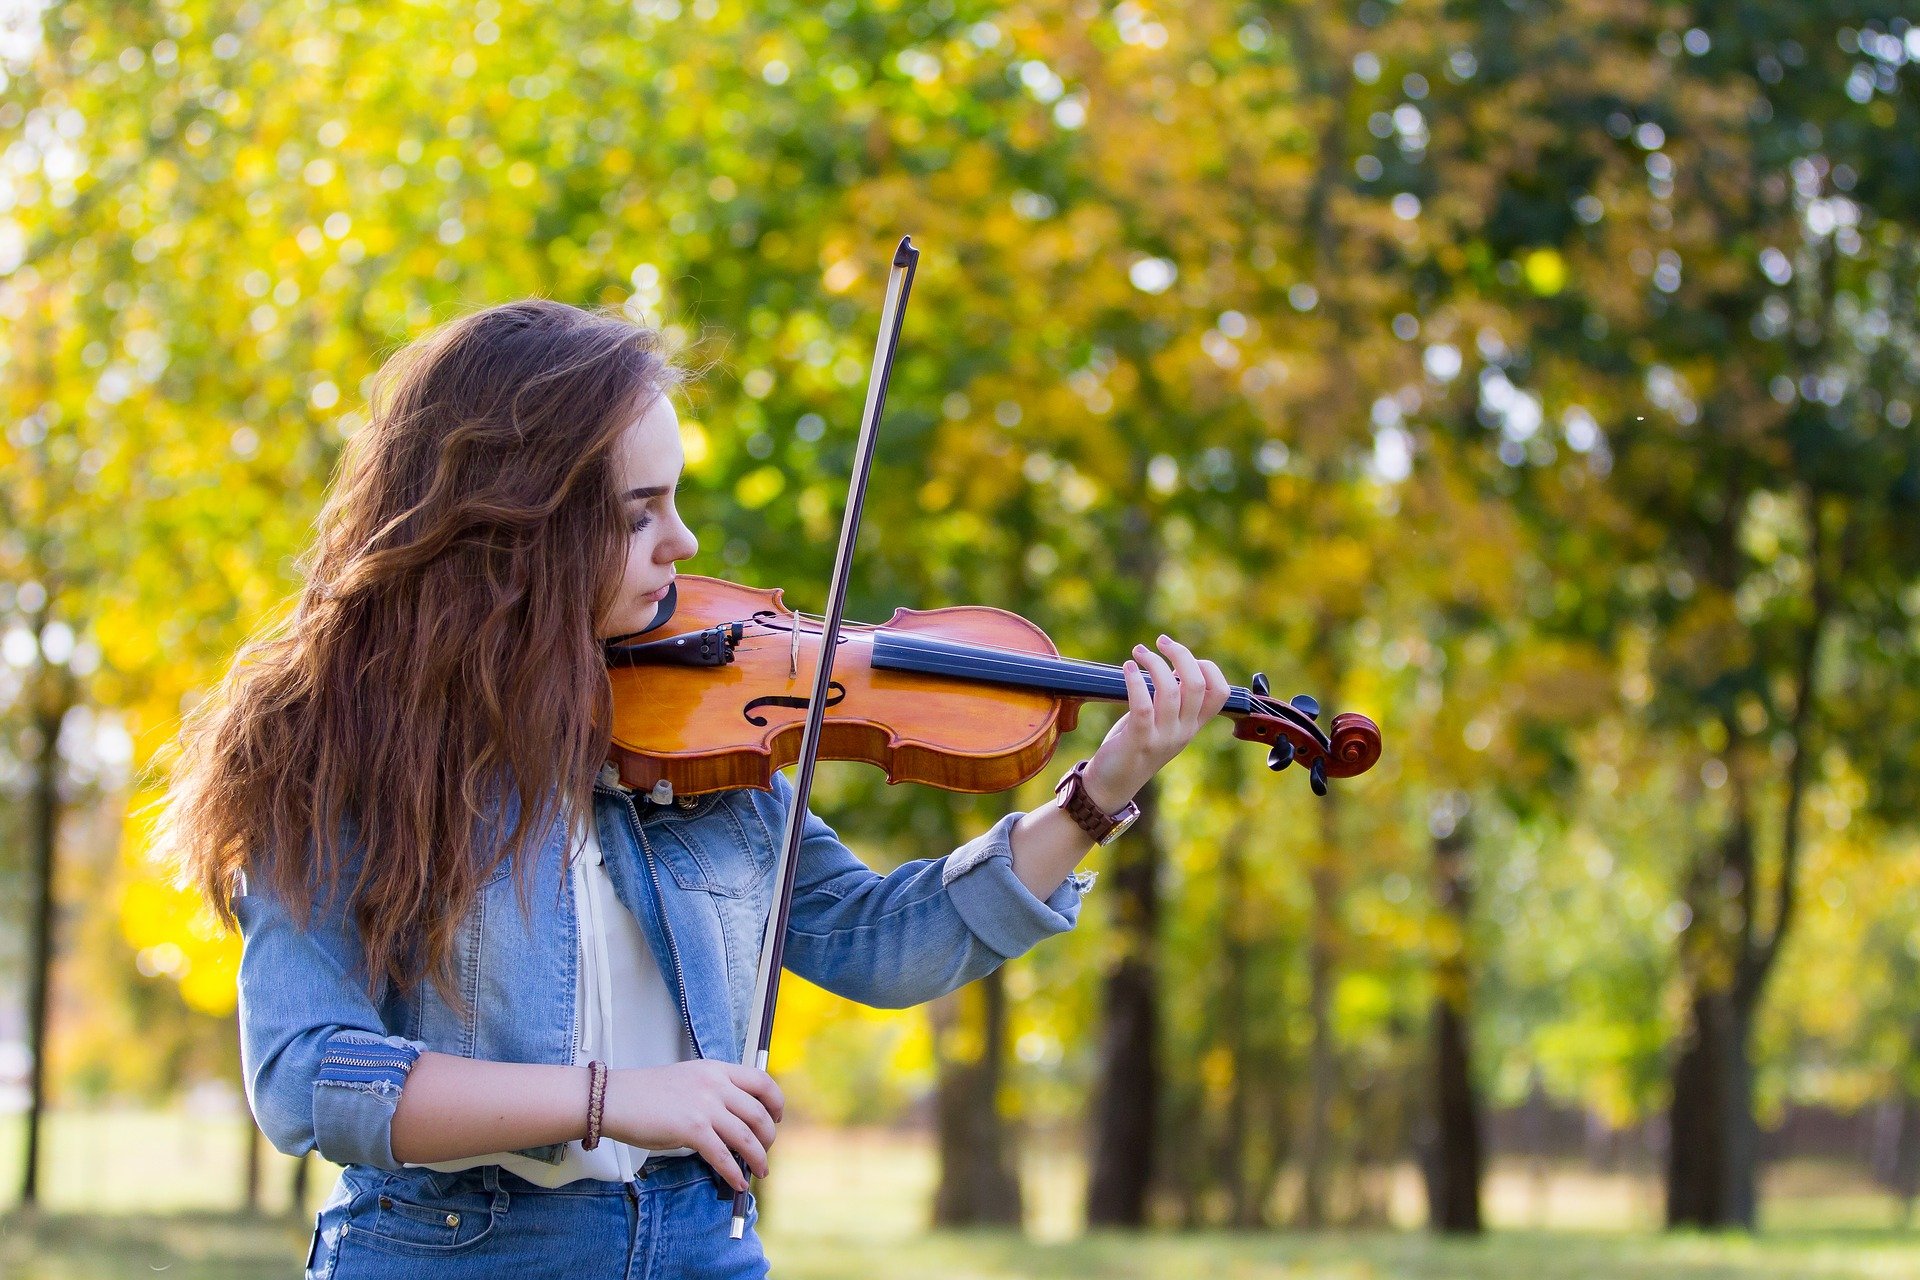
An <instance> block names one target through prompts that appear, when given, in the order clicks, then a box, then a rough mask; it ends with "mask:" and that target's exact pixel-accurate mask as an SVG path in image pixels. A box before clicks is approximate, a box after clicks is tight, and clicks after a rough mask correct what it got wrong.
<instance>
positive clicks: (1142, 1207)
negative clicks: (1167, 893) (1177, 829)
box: [1087, 782, 1162, 1227]
mask: <svg viewBox="0 0 1920 1280" xmlns="http://www.w3.org/2000/svg"><path fill="white" fill-rule="evenodd" d="M1158 790H1159V788H1158V786H1157V785H1156V784H1155V783H1154V782H1148V783H1147V785H1146V786H1145V787H1143V788H1142V789H1141V791H1140V794H1139V795H1138V796H1137V797H1136V799H1137V800H1138V801H1139V803H1140V809H1141V818H1140V821H1139V822H1137V823H1135V824H1134V826H1133V830H1132V831H1130V832H1129V833H1128V834H1127V835H1126V836H1124V837H1122V838H1121V839H1120V840H1119V841H1117V842H1115V843H1114V844H1112V845H1109V846H1108V851H1109V852H1110V853H1111V854H1112V855H1113V865H1112V869H1111V870H1110V871H1108V872H1107V874H1106V875H1105V876H1104V877H1103V878H1102V881H1101V883H1102V884H1103V885H1112V886H1113V898H1112V901H1113V912H1114V945H1115V959H1114V961H1113V964H1112V966H1111V967H1110V968H1109V969H1108V970H1107V977H1106V984H1105V990H1104V999H1103V1002H1102V1003H1103V1009H1104V1014H1105V1017H1104V1025H1103V1027H1102V1029H1101V1038H1100V1076H1099V1081H1098V1083H1097V1084H1096V1085H1095V1087H1094V1094H1093V1108H1092V1110H1093V1161H1092V1169H1091V1170H1090V1171H1089V1177H1088V1182H1087V1225H1088V1226H1094V1227H1139V1226H1144V1225H1146V1221H1147V1194H1148V1191H1149V1190H1150V1188H1151V1187H1152V1184H1153V1175H1154V1165H1155V1159H1154V1138H1155V1128H1156V1123H1157V1120H1158V1117H1159V1100H1160V1071H1159V1061H1158V1053H1159V1049H1158V1044H1159V1019H1160V1010H1159V985H1158V984H1159V979H1158V965H1157V963H1156V954H1155V953H1156V950H1157V948H1158V945H1159V941H1158V935H1159V920H1160V897H1159V885H1158V880H1159V870H1160V863H1161V860H1162V859H1161V849H1160V840H1159V836H1158V834H1157V832H1156V831H1155V829H1154V822H1153V809H1154V804H1155V796H1156V793H1157V792H1158Z"/></svg>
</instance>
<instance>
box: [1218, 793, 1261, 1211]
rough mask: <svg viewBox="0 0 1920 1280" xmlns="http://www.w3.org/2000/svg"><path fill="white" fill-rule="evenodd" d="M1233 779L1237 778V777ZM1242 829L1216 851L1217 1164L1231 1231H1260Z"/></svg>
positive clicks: (1251, 1015)
mask: <svg viewBox="0 0 1920 1280" xmlns="http://www.w3.org/2000/svg"><path fill="white" fill-rule="evenodd" d="M1234 776H1235V777H1236V778H1237V777H1238V776H1239V775H1238V772H1237V771H1236V772H1235V774H1234ZM1246 834H1247V833H1246V831H1245V829H1244V828H1239V827H1236V828H1235V830H1234V831H1233V832H1231V833H1230V835H1229V837H1228V844H1227V847H1226V848H1224V849H1222V850H1221V851H1220V877H1221V889H1222V905H1223V908H1224V910H1223V915H1224V917H1225V918H1224V920H1223V921H1222V924H1223V926H1224V927H1223V929H1222V931H1221V933H1222V937H1221V946H1220V960H1221V964H1222V966H1223V968H1224V969H1225V971H1226V972H1225V974H1224V982H1223V984H1222V985H1223V988H1224V990H1223V991H1222V1003H1223V1005H1224V1006H1225V1008H1224V1015H1225V1016H1224V1021H1225V1023H1226V1026H1225V1028H1224V1029H1225V1033H1226V1037H1227V1054H1228V1059H1227V1060H1228V1061H1229V1062H1230V1063H1231V1064H1232V1069H1233V1079H1232V1081H1231V1082H1230V1083H1229V1085H1228V1093H1227V1114H1226V1131H1225V1133H1224V1134H1223V1135H1222V1142H1221V1152H1220V1156H1221V1163H1222V1165H1223V1166H1224V1170H1225V1175H1226V1181H1227V1221H1228V1224H1229V1225H1231V1226H1235V1227H1241V1228H1246V1227H1257V1226H1259V1225H1260V1217H1261V1213H1260V1209H1261V1206H1260V1202H1259V1200H1258V1199H1257V1198H1256V1197H1255V1195H1254V1191H1253V1184H1252V1181H1251V1179H1250V1178H1249V1177H1248V1170H1247V1146H1248V1142H1247V1139H1248V1137H1249V1136H1250V1135H1249V1132H1248V1131H1249V1130H1250V1129H1251V1128H1252V1125H1253V1106H1252V1103H1253V1098H1252V1093H1251V1090H1252V1077H1253V1058H1252V1054H1251V1053H1250V1052H1249V1048H1248V1040H1249V1037H1248V1034H1247V1033H1248V1030H1249V1025H1248V1024H1249V1023H1250V1022H1251V1021H1252V1018H1253V1011H1252V1010H1251V1009H1249V1008H1248V1007H1247V969H1248V966H1249V965H1250V963H1251V957H1250V955H1249V951H1250V941H1249V938H1248V936H1247V935H1248V933H1249V930H1248V928H1247V915H1248V906H1247V862H1246V857H1245V852H1244V851H1245V837H1246Z"/></svg>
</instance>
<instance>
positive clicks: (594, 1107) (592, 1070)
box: [580, 1059, 607, 1151]
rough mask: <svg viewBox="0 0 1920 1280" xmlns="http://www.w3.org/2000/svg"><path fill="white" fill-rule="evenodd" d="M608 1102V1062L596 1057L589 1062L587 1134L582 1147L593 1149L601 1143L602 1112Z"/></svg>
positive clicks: (586, 1149) (585, 1149)
mask: <svg viewBox="0 0 1920 1280" xmlns="http://www.w3.org/2000/svg"><path fill="white" fill-rule="evenodd" d="M606 1102H607V1064H606V1063H604V1062H601V1061H599V1060H598V1059H595V1060H594V1061H592V1062H589V1063H588V1064H587V1136H586V1137H585V1138H583V1139H581V1142H580V1149H581V1150H582V1151H591V1150H593V1149H594V1148H595V1147H597V1146H599V1145H600V1113H601V1111H602V1110H603V1109H604V1108H605V1106H606Z"/></svg>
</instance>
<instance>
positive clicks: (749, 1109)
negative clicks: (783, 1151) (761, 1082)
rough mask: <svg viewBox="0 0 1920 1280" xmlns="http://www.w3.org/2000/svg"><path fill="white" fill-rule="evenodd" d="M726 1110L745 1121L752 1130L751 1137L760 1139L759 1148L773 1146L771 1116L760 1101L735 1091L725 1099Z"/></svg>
mask: <svg viewBox="0 0 1920 1280" xmlns="http://www.w3.org/2000/svg"><path fill="white" fill-rule="evenodd" d="M727 1110H729V1111H731V1112H733V1114H734V1115H736V1116H739V1117H740V1118H741V1119H742V1120H744V1121H746V1125H747V1128H749V1129H751V1130H753V1136H754V1137H756V1138H758V1139H760V1145H761V1146H763V1147H770V1146H772V1145H773V1138H774V1133H775V1129H774V1124H773V1114H772V1113H771V1112H769V1111H768V1110H767V1107H766V1104H765V1103H763V1102H761V1101H760V1099H758V1098H756V1097H754V1096H753V1095H752V1094H750V1093H748V1092H747V1091H746V1090H744V1089H736V1090H735V1091H734V1092H733V1094H732V1096H730V1097H729V1098H728V1099H727Z"/></svg>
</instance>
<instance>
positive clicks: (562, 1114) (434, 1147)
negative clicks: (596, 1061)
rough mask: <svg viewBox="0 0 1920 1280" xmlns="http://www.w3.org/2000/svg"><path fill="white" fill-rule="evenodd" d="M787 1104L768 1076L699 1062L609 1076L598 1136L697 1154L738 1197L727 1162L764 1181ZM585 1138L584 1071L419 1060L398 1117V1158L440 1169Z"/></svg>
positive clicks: (737, 1180)
mask: <svg viewBox="0 0 1920 1280" xmlns="http://www.w3.org/2000/svg"><path fill="white" fill-rule="evenodd" d="M784 1107H785V1103H784V1100H783V1099H782V1097H781V1093H780V1087H779V1086H778V1085H776V1084H774V1082H773V1077H772V1076H769V1075H768V1074H767V1073H766V1072H764V1071H756V1070H754V1069H753V1068H751V1067H743V1066H739V1065H737V1064H735V1063H731V1062H716V1061H712V1060H707V1059H702V1060H694V1061H687V1062H675V1063H672V1064H670V1065H668V1066H664V1067H646V1068H633V1069H622V1070H618V1071H609V1072H608V1073H607V1094H606V1098H605V1099H604V1100H603V1103H602V1111H601V1124H600V1129H601V1133H602V1134H603V1135H604V1136H605V1137H607V1138H609V1139H612V1140H613V1141H616V1142H625V1143H629V1144H631V1145H633V1146H636V1147H644V1148H647V1149H649V1150H660V1149H662V1148H669V1147H692V1148H693V1149H694V1150H695V1151H698V1152H699V1153H700V1154H701V1155H702V1156H704V1157H706V1160H707V1163H709V1164H711V1165H712V1166H713V1167H714V1168H715V1169H718V1170H719V1171H720V1173H721V1176H723V1177H725V1178H726V1179H727V1181H728V1182H729V1183H731V1184H733V1186H734V1187H735V1189H741V1188H743V1187H744V1186H745V1180H744V1179H743V1178H741V1176H740V1166H739V1164H738V1162H737V1161H735V1160H734V1158H733V1156H732V1154H731V1152H735V1151H737V1152H739V1153H740V1155H742V1156H743V1157H745V1158H746V1162H747V1167H748V1168H750V1169H752V1170H753V1171H754V1172H755V1173H756V1174H758V1175H759V1176H760V1177H763V1178H764V1177H766V1176H767V1148H768V1147H770V1146H772V1145H773V1139H774V1125H775V1124H776V1123H777V1122H778V1121H779V1119H780V1117H781V1115H782V1112H783V1110H784ZM586 1136H587V1069H586V1068H585V1067H562V1066H545V1065H541V1064H538V1063H531V1062H488V1061H484V1060H482V1059H477V1058H462V1057H459V1056H458V1055H455V1054H448V1053H423V1054H421V1055H420V1056H419V1057H418V1058H417V1059H416V1060H415V1062H414V1064H413V1069H412V1070H411V1071H410V1072H409V1073H408V1077H407V1084H406V1088H405V1090H404V1091H403V1092H402V1093H401V1095H400V1102H399V1106H398V1107H397V1108H396V1109H395V1111H394V1114H393V1154H394V1156H395V1157H396V1158H397V1159H399V1160H402V1161H405V1162H406V1163H408V1164H434V1163H437V1162H439V1161H442V1160H460V1159H464V1158H466V1157H468V1156H481V1155H491V1154H492V1153H494V1152H496V1151H512V1150H517V1149H519V1148H522V1147H539V1146H545V1145H547V1144H561V1145H564V1144H566V1143H569V1142H573V1141H575V1140H577V1139H580V1138H584V1137H586Z"/></svg>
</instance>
